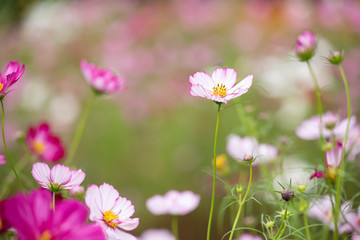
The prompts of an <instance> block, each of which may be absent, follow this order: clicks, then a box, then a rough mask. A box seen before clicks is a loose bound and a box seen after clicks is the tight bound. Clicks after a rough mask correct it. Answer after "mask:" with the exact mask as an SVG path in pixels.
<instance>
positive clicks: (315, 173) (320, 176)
mask: <svg viewBox="0 0 360 240" xmlns="http://www.w3.org/2000/svg"><path fill="white" fill-rule="evenodd" d="M324 175H325V171H323V172H318V170H317V168H315V172H314V173H313V174H311V176H310V180H311V179H313V178H323V177H324Z"/></svg>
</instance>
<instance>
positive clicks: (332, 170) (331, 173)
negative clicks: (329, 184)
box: [328, 167, 336, 181]
mask: <svg viewBox="0 0 360 240" xmlns="http://www.w3.org/2000/svg"><path fill="white" fill-rule="evenodd" d="M328 174H329V175H328V176H329V178H330V179H331V180H332V181H335V178H336V168H333V167H330V168H329V173H328Z"/></svg>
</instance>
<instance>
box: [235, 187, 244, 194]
mask: <svg viewBox="0 0 360 240" xmlns="http://www.w3.org/2000/svg"><path fill="white" fill-rule="evenodd" d="M235 189H236V192H237V193H242V191H243V190H244V186H242V185H237V186H236V188H235Z"/></svg>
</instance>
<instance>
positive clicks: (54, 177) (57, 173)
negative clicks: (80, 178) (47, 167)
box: [50, 164, 71, 186]
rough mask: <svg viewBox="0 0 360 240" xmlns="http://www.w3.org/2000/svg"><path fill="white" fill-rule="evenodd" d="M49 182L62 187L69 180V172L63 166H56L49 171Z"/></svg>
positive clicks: (67, 168) (68, 169)
mask: <svg viewBox="0 0 360 240" xmlns="http://www.w3.org/2000/svg"><path fill="white" fill-rule="evenodd" d="M50 180H51V182H52V183H57V184H60V185H62V186H64V185H65V184H67V183H68V182H69V181H70V180H71V170H70V168H69V167H66V166H64V165H60V164H56V165H55V166H54V167H53V168H52V169H51V171H50Z"/></svg>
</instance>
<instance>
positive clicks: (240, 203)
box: [229, 164, 252, 240]
mask: <svg viewBox="0 0 360 240" xmlns="http://www.w3.org/2000/svg"><path fill="white" fill-rule="evenodd" d="M249 166H250V173H249V183H248V186H247V189H246V193H245V196H244V199H242V200H241V193H240V196H239V210H238V212H237V214H236V218H235V221H234V224H233V227H232V229H231V234H230V237H229V240H232V237H233V235H234V232H235V228H236V225H237V223H238V221H239V217H240V214H241V209H242V207H243V205H244V204H245V202H246V198H247V196H248V194H249V191H250V187H251V181H252V166H251V164H249Z"/></svg>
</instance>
